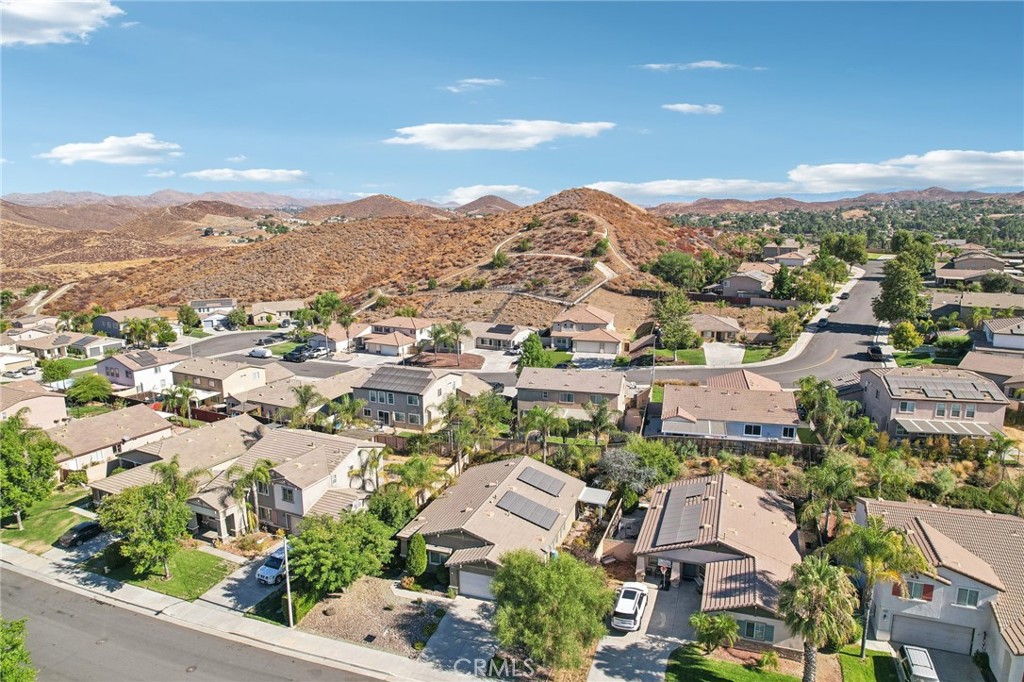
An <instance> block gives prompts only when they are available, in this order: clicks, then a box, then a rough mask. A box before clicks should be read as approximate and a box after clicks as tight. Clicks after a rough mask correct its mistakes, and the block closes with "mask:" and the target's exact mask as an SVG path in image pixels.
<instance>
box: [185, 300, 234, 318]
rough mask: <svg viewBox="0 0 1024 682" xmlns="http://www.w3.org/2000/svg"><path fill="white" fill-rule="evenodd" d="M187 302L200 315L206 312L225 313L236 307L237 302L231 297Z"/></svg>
mask: <svg viewBox="0 0 1024 682" xmlns="http://www.w3.org/2000/svg"><path fill="white" fill-rule="evenodd" d="M188 304H189V305H190V306H192V308H193V310H195V311H196V312H197V313H199V314H200V315H205V314H206V313H223V314H224V315H227V314H228V313H230V312H231V311H232V310H234V309H235V308H236V307H238V302H237V301H236V300H235V299H233V298H208V299H200V300H196V301H189V302H188Z"/></svg>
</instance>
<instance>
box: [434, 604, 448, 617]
mask: <svg viewBox="0 0 1024 682" xmlns="http://www.w3.org/2000/svg"><path fill="white" fill-rule="evenodd" d="M446 613H448V611H447V610H445V609H442V608H441V607H440V606H438V607H437V608H436V609H434V618H437V619H439V620H440V619H441V618H444V614H446Z"/></svg>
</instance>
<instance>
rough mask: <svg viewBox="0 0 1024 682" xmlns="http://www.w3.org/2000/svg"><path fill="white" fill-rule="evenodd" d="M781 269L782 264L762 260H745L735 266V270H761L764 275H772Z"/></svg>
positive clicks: (740, 271) (742, 271)
mask: <svg viewBox="0 0 1024 682" xmlns="http://www.w3.org/2000/svg"><path fill="white" fill-rule="evenodd" d="M781 269H782V266H781V265H779V264H778V263H764V262H750V261H746V262H743V263H740V264H739V265H738V266H736V272H739V273H744V272H763V273H764V274H766V275H772V276H773V277H774V275H775V273H776V272H778V271H779V270H781Z"/></svg>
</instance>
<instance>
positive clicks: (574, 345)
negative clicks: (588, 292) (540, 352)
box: [551, 305, 625, 355]
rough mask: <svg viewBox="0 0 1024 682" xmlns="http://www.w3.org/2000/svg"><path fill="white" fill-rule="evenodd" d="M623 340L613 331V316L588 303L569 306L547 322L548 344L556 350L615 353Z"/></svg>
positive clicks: (620, 350) (618, 351)
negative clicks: (549, 327) (549, 334)
mask: <svg viewBox="0 0 1024 682" xmlns="http://www.w3.org/2000/svg"><path fill="white" fill-rule="evenodd" d="M624 340H625V338H624V337H623V336H622V335H621V334H619V333H617V332H616V331H615V315H613V314H612V313H609V312H608V311H606V310H601V309H600V308H595V307H594V306H592V305H577V306H573V307H572V308H569V309H568V310H564V311H562V312H561V313H559V314H558V316H557V317H555V319H554V320H552V321H551V345H552V346H553V347H554V348H555V349H557V350H568V351H573V352H577V353H611V354H616V355H617V354H618V353H621V352H622V342H623V341H624Z"/></svg>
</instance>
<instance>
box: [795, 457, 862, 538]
mask: <svg viewBox="0 0 1024 682" xmlns="http://www.w3.org/2000/svg"><path fill="white" fill-rule="evenodd" d="M856 482H857V467H856V465H855V464H854V463H853V460H851V459H850V458H849V457H848V456H846V455H841V454H838V453H832V454H829V455H827V456H826V457H825V459H824V460H822V462H821V464H818V465H817V466H813V467H811V468H810V469H808V470H807V473H806V474H805V476H804V485H805V486H806V487H807V489H808V491H809V492H810V493H811V500H810V501H809V502H808V503H807V504H806V505H804V508H803V511H802V512H801V516H802V520H803V522H804V523H807V522H810V521H813V523H814V527H815V528H816V529H817V531H818V542H819V543H820V544H825V541H824V538H823V537H822V532H821V525H820V523H819V521H820V519H821V515H822V514H824V515H825V532H826V533H828V532H829V528H830V527H831V526H830V524H831V520H832V514H833V512H835V513H837V514H838V513H841V510H840V509H839V503H840V502H842V501H845V500H848V499H850V497H851V496H852V495H853V491H854V487H855V486H856Z"/></svg>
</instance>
